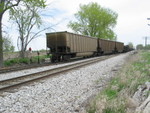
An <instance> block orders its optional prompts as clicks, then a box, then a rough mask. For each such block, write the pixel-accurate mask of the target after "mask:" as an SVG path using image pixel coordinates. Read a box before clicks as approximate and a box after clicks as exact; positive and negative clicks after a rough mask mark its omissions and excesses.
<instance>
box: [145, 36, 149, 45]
mask: <svg viewBox="0 0 150 113" xmlns="http://www.w3.org/2000/svg"><path fill="white" fill-rule="evenodd" d="M147 38H148V37H147V36H145V37H144V40H145V47H146V46H147Z"/></svg>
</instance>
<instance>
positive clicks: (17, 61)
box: [4, 55, 50, 66]
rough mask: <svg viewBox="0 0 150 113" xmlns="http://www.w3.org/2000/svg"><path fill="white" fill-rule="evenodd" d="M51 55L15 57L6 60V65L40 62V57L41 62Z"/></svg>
mask: <svg viewBox="0 0 150 113" xmlns="http://www.w3.org/2000/svg"><path fill="white" fill-rule="evenodd" d="M49 57H50V55H49V56H48V55H43V56H34V57H31V58H14V59H10V60H6V61H4V66H13V65H16V64H32V63H38V59H39V61H40V62H42V61H44V59H45V58H49Z"/></svg>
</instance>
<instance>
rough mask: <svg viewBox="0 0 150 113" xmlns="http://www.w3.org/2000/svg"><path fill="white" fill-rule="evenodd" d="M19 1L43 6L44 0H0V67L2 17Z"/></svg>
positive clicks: (0, 56)
mask: <svg viewBox="0 0 150 113" xmlns="http://www.w3.org/2000/svg"><path fill="white" fill-rule="evenodd" d="M20 2H30V3H34V4H35V5H37V6H39V7H40V6H43V7H44V6H45V0H0V67H2V66H3V36H2V19H3V16H4V14H5V12H6V11H8V10H10V9H12V8H13V7H15V6H18V5H19V3H20Z"/></svg>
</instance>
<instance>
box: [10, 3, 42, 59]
mask: <svg viewBox="0 0 150 113" xmlns="http://www.w3.org/2000/svg"><path fill="white" fill-rule="evenodd" d="M30 6H31V4H28V3H23V4H22V6H21V7H19V6H18V7H17V8H13V9H12V10H10V19H11V20H12V21H13V22H14V23H15V25H17V31H18V32H19V37H18V45H19V46H18V49H19V48H20V50H21V51H20V56H21V57H22V58H24V57H25V51H26V49H27V46H28V44H29V43H30V42H31V41H32V40H33V39H34V38H36V37H38V34H39V33H40V31H39V32H34V31H35V30H37V29H38V28H40V26H41V24H42V20H41V17H40V15H39V10H40V7H38V6H35V5H33V7H30Z"/></svg>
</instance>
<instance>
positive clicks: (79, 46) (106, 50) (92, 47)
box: [46, 31, 124, 62]
mask: <svg viewBox="0 0 150 113" xmlns="http://www.w3.org/2000/svg"><path fill="white" fill-rule="evenodd" d="M46 40H47V47H48V48H50V52H49V53H50V54H52V58H51V62H59V61H68V60H69V59H71V58H75V57H89V56H100V55H103V54H114V53H121V52H124V43H122V42H117V41H110V40H104V39H99V38H95V37H90V36H84V35H80V34H75V33H70V32H67V31H64V32H53V33H46Z"/></svg>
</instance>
